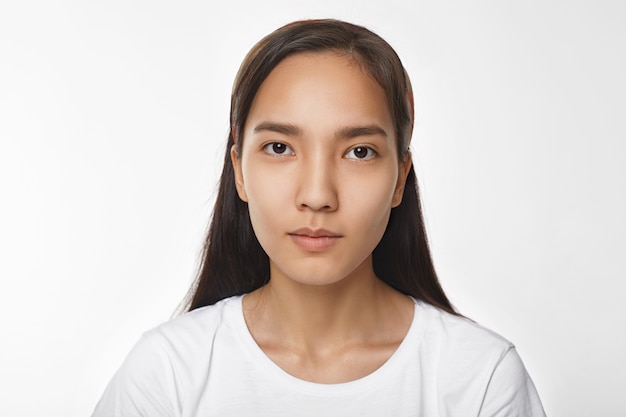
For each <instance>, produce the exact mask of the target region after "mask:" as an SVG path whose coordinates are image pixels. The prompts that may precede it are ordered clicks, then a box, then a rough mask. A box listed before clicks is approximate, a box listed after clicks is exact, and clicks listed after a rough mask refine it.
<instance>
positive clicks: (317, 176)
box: [296, 156, 339, 211]
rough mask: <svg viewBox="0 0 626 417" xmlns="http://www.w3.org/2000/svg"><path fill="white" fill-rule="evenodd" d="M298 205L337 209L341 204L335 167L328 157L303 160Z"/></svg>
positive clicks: (320, 208) (316, 208)
mask: <svg viewBox="0 0 626 417" xmlns="http://www.w3.org/2000/svg"><path fill="white" fill-rule="evenodd" d="M299 171H300V172H299V178H298V191H297V193H296V206H297V207H298V209H299V210H306V209H309V210H313V211H335V210H337V207H338V205H339V199H338V195H337V187H336V185H337V184H336V179H335V169H334V168H333V164H332V162H331V161H329V160H328V159H327V158H324V157H321V156H319V157H316V158H314V159H311V160H308V161H303V162H302V165H301V167H300V170H299Z"/></svg>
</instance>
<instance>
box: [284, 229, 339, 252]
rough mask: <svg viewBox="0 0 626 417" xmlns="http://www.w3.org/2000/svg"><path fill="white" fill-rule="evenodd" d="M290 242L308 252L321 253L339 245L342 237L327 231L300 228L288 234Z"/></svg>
mask: <svg viewBox="0 0 626 417" xmlns="http://www.w3.org/2000/svg"><path fill="white" fill-rule="evenodd" d="M288 235H289V237H291V240H293V242H294V243H295V244H296V245H297V246H299V247H300V248H301V249H304V250H305V251H308V252H321V251H324V250H327V249H330V248H331V247H333V246H335V245H336V244H337V243H339V240H340V239H341V238H342V237H343V236H342V235H340V234H338V233H334V232H331V231H328V230H326V229H309V228H302V229H298V230H294V231H293V232H289V233H288Z"/></svg>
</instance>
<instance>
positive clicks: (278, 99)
mask: <svg viewBox="0 0 626 417" xmlns="http://www.w3.org/2000/svg"><path fill="white" fill-rule="evenodd" d="M394 132H395V130H394V124H393V119H392V117H391V115H390V112H389V109H388V108H387V104H386V96H385V94H384V91H383V90H382V88H381V87H380V86H379V85H378V84H377V83H376V82H375V81H374V80H373V79H372V78H371V77H370V76H369V75H368V74H365V73H364V72H363V70H362V69H361V68H360V67H359V66H358V65H357V64H355V63H354V61H352V60H350V59H349V58H347V57H346V56H342V55H339V54H335V53H318V54H300V55H295V56H292V57H289V58H287V59H285V60H284V61H283V62H281V63H280V64H279V65H278V66H277V67H276V68H275V69H274V70H273V71H272V73H270V75H269V76H268V77H267V78H266V80H265V81H264V82H263V84H262V85H261V88H260V89H259V92H258V93H257V96H256V97H255V99H254V102H253V104H252V107H251V110H250V113H249V115H248V118H247V121H246V126H245V129H244V138H245V139H244V141H243V145H242V152H241V155H238V154H237V152H236V151H235V149H233V150H232V152H231V158H232V162H233V166H234V168H235V182H236V185H237V191H238V194H239V197H240V198H241V199H242V200H243V201H245V202H247V203H248V208H249V212H250V218H251V221H252V225H253V228H254V230H255V234H256V236H257V238H258V239H259V242H260V243H261V245H262V246H263V248H264V250H265V251H266V253H267V254H268V255H269V258H270V282H269V283H268V284H267V285H266V286H264V287H262V288H260V289H258V290H257V291H254V292H252V293H250V294H248V295H247V296H245V297H244V299H243V309H244V318H245V320H246V323H247V325H248V328H249V330H250V333H251V334H252V337H253V338H254V339H255V341H256V342H257V344H258V345H259V347H260V348H261V349H262V350H263V351H264V352H265V354H266V355H267V356H268V357H269V358H270V359H271V360H272V361H274V362H275V363H276V364H277V365H278V366H279V367H281V368H282V369H283V370H285V371H286V372H288V373H289V374H291V375H293V376H295V377H297V378H300V379H303V380H306V381H312V382H318V383H341V382H347V381H352V380H355V379H359V378H362V377H364V376H366V375H368V374H370V373H372V372H374V371H375V370H376V369H378V368H379V367H380V366H381V365H382V364H384V363H385V362H386V361H387V360H388V359H389V358H390V357H391V356H392V355H393V353H394V352H395V350H396V349H397V348H398V346H399V345H400V343H401V342H402V340H403V339H404V337H405V336H406V333H407V331H408V329H409V327H410V324H411V321H412V318H413V311H414V305H413V301H412V300H411V299H409V298H408V297H406V296H405V295H403V294H400V293H399V292H397V291H395V290H394V289H392V288H390V287H389V286H387V285H386V284H385V283H383V282H382V281H381V280H380V279H378V278H377V277H376V275H375V273H374V268H373V265H372V251H373V250H374V248H375V247H376V245H377V244H378V242H379V241H380V239H381V237H382V235H383V233H384V231H385V229H386V226H387V223H388V220H389V215H390V213H391V210H392V208H393V207H396V206H397V205H398V204H400V203H401V201H402V192H403V189H404V184H405V181H406V176H407V174H408V172H409V169H410V166H411V162H410V158H408V159H407V160H406V161H399V159H398V155H397V149H396V138H395V133H394ZM320 235H321V236H320Z"/></svg>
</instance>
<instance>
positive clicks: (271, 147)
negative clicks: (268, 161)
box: [263, 142, 293, 156]
mask: <svg viewBox="0 0 626 417" xmlns="http://www.w3.org/2000/svg"><path fill="white" fill-rule="evenodd" d="M277 145H278V146H284V148H285V150H284V151H283V152H276V149H275V146H277ZM263 150H264V151H265V152H267V153H268V154H270V155H272V156H283V155H293V149H291V148H290V147H289V145H285V144H284V143H282V142H271V143H268V144H267V145H264V146H263ZM285 152H287V153H285Z"/></svg>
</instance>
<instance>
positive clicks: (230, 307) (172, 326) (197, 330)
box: [143, 296, 241, 348]
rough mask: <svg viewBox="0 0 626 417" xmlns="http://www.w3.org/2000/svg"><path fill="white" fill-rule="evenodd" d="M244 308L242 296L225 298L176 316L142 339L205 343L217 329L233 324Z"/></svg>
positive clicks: (166, 343)
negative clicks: (242, 306)
mask: <svg viewBox="0 0 626 417" xmlns="http://www.w3.org/2000/svg"><path fill="white" fill-rule="evenodd" d="M238 310H241V296H235V297H230V298H226V299H224V300H221V301H219V302H217V303H216V304H213V305H210V306H206V307H200V308H197V309H195V310H192V311H189V312H186V313H183V314H181V315H180V316H177V317H175V318H173V319H171V320H169V321H167V322H165V323H163V324H161V325H159V326H157V327H155V328H153V329H152V330H149V331H148V332H146V333H145V334H144V335H143V339H147V340H151V341H154V342H158V343H161V344H163V345H164V346H165V347H172V348H173V347H182V346H190V345H191V346H193V345H198V344H199V345H204V346H206V345H205V344H204V343H203V342H204V341H205V340H207V339H212V338H213V337H214V335H215V333H216V332H218V331H220V330H221V329H222V328H224V327H230V326H231V324H232V322H233V318H234V316H235V315H236V313H237V311H238Z"/></svg>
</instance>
